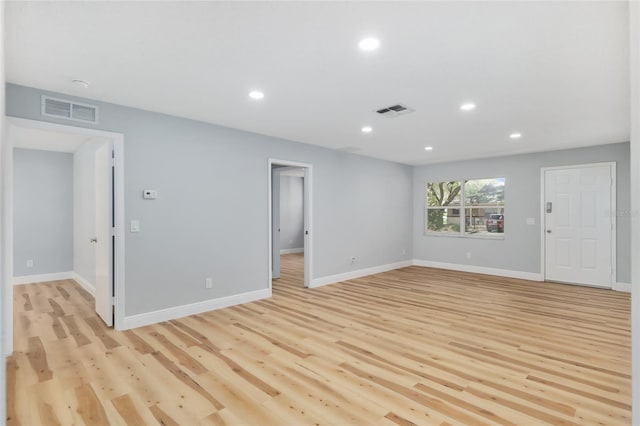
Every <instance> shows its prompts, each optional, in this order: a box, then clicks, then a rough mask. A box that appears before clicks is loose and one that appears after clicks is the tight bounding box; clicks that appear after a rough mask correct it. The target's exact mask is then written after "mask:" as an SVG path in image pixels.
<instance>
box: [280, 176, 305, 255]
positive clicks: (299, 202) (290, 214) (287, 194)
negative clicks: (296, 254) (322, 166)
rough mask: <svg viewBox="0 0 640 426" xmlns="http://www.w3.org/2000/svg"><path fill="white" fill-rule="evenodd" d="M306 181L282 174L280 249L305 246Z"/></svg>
mask: <svg viewBox="0 0 640 426" xmlns="http://www.w3.org/2000/svg"><path fill="white" fill-rule="evenodd" d="M303 207H304V181H303V178H301V177H297V176H286V175H280V250H287V249H301V248H303V247H304V216H303Z"/></svg>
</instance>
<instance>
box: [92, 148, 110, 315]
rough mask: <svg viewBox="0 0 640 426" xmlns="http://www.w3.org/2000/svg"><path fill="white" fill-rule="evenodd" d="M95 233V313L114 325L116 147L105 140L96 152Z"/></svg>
mask: <svg viewBox="0 0 640 426" xmlns="http://www.w3.org/2000/svg"><path fill="white" fill-rule="evenodd" d="M95 173H96V174H95V195H96V236H95V238H94V239H93V240H92V242H93V243H94V244H95V249H96V281H95V283H96V294H95V299H96V300H95V303H96V305H95V309H96V313H97V314H98V315H99V316H100V318H102V320H103V321H104V322H105V324H107V325H108V326H109V327H112V326H113V302H114V300H113V295H114V288H113V282H114V281H113V268H112V265H113V253H114V251H113V248H114V238H115V237H114V233H113V229H114V217H113V176H114V175H113V150H112V148H111V144H110V143H106V142H105V143H103V144H102V145H101V146H100V147H99V148H98V149H97V150H96V154H95Z"/></svg>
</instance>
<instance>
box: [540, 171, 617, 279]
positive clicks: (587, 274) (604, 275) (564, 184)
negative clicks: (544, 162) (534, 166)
mask: <svg viewBox="0 0 640 426" xmlns="http://www.w3.org/2000/svg"><path fill="white" fill-rule="evenodd" d="M613 173H614V167H613V166H612V165H609V164H604V165H593V166H579V167H570V168H565V169H552V170H545V172H544V182H545V189H544V191H545V192H544V194H545V197H544V198H545V200H544V211H545V213H544V231H545V234H544V235H545V279H546V280H549V281H559V282H564V283H571V284H583V285H590V286H598V287H607V288H611V287H612V286H613V282H612V278H613V264H612V263H613V255H612V248H613V247H612V244H613V241H614V240H613V228H614V225H613V217H614V216H613V214H612V212H613V211H614V210H615V206H612V187H613V182H614V180H613V178H614V175H613Z"/></svg>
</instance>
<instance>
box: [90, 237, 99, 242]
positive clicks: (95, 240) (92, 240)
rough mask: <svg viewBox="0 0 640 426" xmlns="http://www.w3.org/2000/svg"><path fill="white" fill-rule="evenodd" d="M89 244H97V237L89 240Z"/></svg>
mask: <svg viewBox="0 0 640 426" xmlns="http://www.w3.org/2000/svg"><path fill="white" fill-rule="evenodd" d="M89 242H90V243H97V242H98V237H93V238H91V239H90V240H89Z"/></svg>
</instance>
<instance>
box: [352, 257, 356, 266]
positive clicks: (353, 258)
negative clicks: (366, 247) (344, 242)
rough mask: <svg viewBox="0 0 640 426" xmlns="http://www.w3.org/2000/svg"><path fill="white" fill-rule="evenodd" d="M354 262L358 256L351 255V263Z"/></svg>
mask: <svg viewBox="0 0 640 426" xmlns="http://www.w3.org/2000/svg"><path fill="white" fill-rule="evenodd" d="M354 263H356V257H355V256H351V264H352V265H353V264H354Z"/></svg>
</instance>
